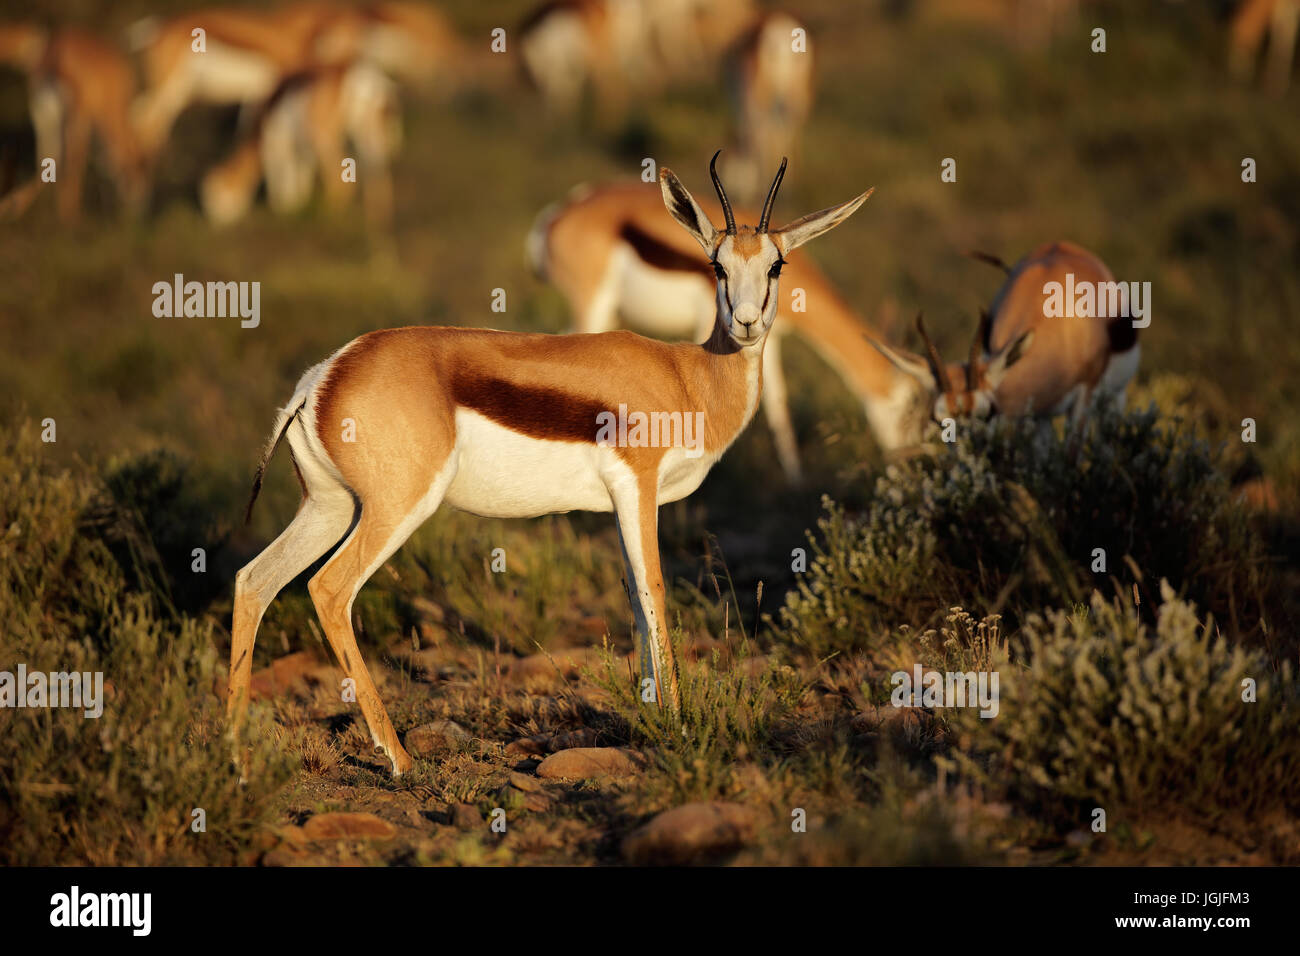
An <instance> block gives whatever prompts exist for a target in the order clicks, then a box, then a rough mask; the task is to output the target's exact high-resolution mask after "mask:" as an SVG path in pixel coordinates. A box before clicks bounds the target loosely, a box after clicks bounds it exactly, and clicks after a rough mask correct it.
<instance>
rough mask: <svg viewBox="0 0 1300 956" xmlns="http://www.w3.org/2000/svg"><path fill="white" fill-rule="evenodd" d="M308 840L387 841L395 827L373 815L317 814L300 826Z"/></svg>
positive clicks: (393, 833)
mask: <svg viewBox="0 0 1300 956" xmlns="http://www.w3.org/2000/svg"><path fill="white" fill-rule="evenodd" d="M302 833H303V836H305V837H306V838H307V839H308V840H388V839H391V838H393V837H395V836H397V827H395V826H393V825H392V824H391V823H389V822H388V821H387V820H381V819H379V817H377V816H375V815H374V814H373V813H318V814H316V816H314V817H312V818H311V819H310V820H308V821H307V822H306V823H304V824H303V825H302Z"/></svg>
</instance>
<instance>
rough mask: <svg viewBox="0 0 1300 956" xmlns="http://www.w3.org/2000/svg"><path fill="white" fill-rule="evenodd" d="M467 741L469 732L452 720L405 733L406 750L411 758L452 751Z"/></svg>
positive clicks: (424, 725) (439, 721)
mask: <svg viewBox="0 0 1300 956" xmlns="http://www.w3.org/2000/svg"><path fill="white" fill-rule="evenodd" d="M466 740H469V732H468V731H467V730H465V728H464V727H462V726H461V725H460V724H458V723H456V722H455V721H454V720H435V721H433V722H432V723H428V724H422V725H421V726H419V727H416V728H415V729H414V730H408V731H407V732H406V749H407V751H408V752H409V753H410V754H411V756H413V757H427V756H428V755H429V754H433V753H439V752H440V751H444V750H454V749H456V747H457V746H459V745H460V744H462V743H464V742H465V741H466Z"/></svg>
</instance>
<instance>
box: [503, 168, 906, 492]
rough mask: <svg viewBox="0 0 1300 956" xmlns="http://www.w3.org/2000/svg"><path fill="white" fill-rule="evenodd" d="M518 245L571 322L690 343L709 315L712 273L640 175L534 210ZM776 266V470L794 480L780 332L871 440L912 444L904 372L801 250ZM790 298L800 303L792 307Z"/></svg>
mask: <svg viewBox="0 0 1300 956" xmlns="http://www.w3.org/2000/svg"><path fill="white" fill-rule="evenodd" d="M704 209H705V211H706V212H707V213H708V214H709V215H710V216H712V217H713V218H714V219H717V218H718V217H719V216H720V215H721V212H720V210H719V208H718V207H717V206H716V205H714V204H709V203H705V204H704ZM739 212H740V214H741V215H742V216H743V217H744V218H747V219H751V220H752V219H753V216H752V214H751V213H749V212H748V211H746V210H744V209H743V208H741V209H739ZM526 252H527V255H528V258H529V260H530V261H531V263H532V266H533V269H534V271H535V272H536V273H537V274H538V275H539V276H540V277H542V278H545V279H547V280H548V281H550V282H551V284H553V285H554V286H555V287H556V288H557V289H558V290H559V291H560V293H561V294H562V295H564V297H565V298H566V299H567V300H568V302H569V306H570V308H571V309H572V311H573V316H574V328H575V329H576V331H578V332H605V331H608V330H610V329H613V328H617V327H618V326H619V324H620V323H622V324H625V325H626V326H627V327H628V328H630V329H634V330H636V331H639V332H644V333H647V334H649V335H653V336H655V337H656V338H667V339H688V340H694V341H698V339H699V338H700V337H701V336H702V335H706V334H707V333H708V329H709V327H710V325H711V324H712V322H713V314H714V295H715V288H714V277H713V271H712V269H711V268H710V267H709V264H708V263H707V262H703V261H701V260H700V258H699V255H698V254H697V253H696V251H695V246H694V243H693V242H692V241H691V239H690V237H689V236H687V235H686V234H685V233H683V232H682V231H681V230H680V229H678V228H677V226H676V225H675V224H674V223H673V221H672V218H671V217H670V216H669V215H668V213H667V211H666V210H665V209H664V205H663V201H662V200H661V198H660V196H659V191H658V190H657V189H655V188H654V186H653V185H652V184H647V183H639V182H631V183H609V184H605V185H601V186H596V187H586V186H579V187H578V188H576V189H575V190H574V191H573V192H572V193H571V194H570V196H569V198H568V199H566V200H564V201H562V202H560V203H557V204H554V205H552V206H549V207H547V208H546V209H544V210H542V212H541V213H540V214H539V215H538V216H537V219H536V221H535V223H534V225H533V228H532V230H531V231H530V233H529V236H528V239H527V242H526ZM782 275H783V276H784V277H785V280H786V281H785V282H784V283H783V284H782V288H783V293H782V296H781V299H780V301H779V302H778V303H777V306H776V308H777V315H778V316H779V317H780V319H781V321H780V322H779V323H777V325H776V327H775V329H774V330H773V332H772V335H771V336H769V337H768V342H767V347H766V349H765V350H764V353H763V414H764V416H765V417H766V418H767V424H768V427H769V428H770V429H771V432H772V437H773V441H774V443H775V445H776V451H777V457H778V460H779V461H780V464H781V468H782V470H783V471H784V472H785V475H786V478H787V479H788V480H789V481H791V482H797V481H798V480H799V478H800V475H801V467H800V460H799V446H798V442H797V441H796V438H795V432H794V426H793V424H792V423H791V420H790V411H789V406H788V403H787V393H786V383H785V374H784V372H783V371H782V367H781V343H782V340H783V338H784V336H785V335H787V334H797V335H799V336H800V337H801V338H803V339H804V340H806V341H807V342H808V343H809V344H810V345H811V346H812V347H813V348H814V349H815V350H816V351H817V354H818V355H819V356H820V357H821V358H822V359H823V360H824V361H825V362H826V363H827V364H828V365H829V366H830V367H831V368H832V369H833V370H834V371H835V373H836V374H837V375H838V376H839V377H840V378H841V379H842V380H843V381H844V383H845V384H846V385H847V386H848V387H849V389H850V390H851V391H852V392H853V393H854V395H855V396H856V397H857V398H858V400H859V401H861V402H862V404H863V408H864V410H865V412H866V415H867V420H868V422H869V423H870V425H871V428H872V431H873V432H874V434H875V436H876V440H877V442H879V444H880V445H881V446H882V447H883V448H885V449H887V450H892V449H894V448H898V447H901V446H903V445H906V444H910V443H912V442H913V441H914V440H915V435H916V434H919V430H920V428H921V427H922V426H923V425H924V423H925V417H926V414H927V412H926V411H919V410H917V409H914V408H912V407H911V404H910V403H911V402H912V401H913V400H914V398H915V391H916V389H915V385H914V383H913V382H912V380H911V379H910V378H908V377H906V376H904V375H900V374H898V372H897V371H896V370H895V368H894V366H893V365H892V364H891V363H890V362H889V361H888V360H886V359H885V358H884V357H883V356H881V354H880V353H879V352H877V351H876V350H875V349H873V348H872V347H871V346H870V345H869V344H868V343H867V341H866V339H865V338H864V337H863V333H864V332H866V333H869V332H871V331H872V330H871V328H870V327H869V326H867V325H866V324H864V323H863V321H862V319H861V318H860V317H859V316H857V315H856V314H855V313H854V312H853V310H852V309H851V308H849V306H848V305H847V304H846V303H845V302H844V300H843V299H842V298H840V296H839V294H838V293H837V292H836V291H835V288H834V287H833V286H832V285H831V283H830V281H829V280H828V279H827V278H826V276H825V275H824V274H823V273H822V272H821V270H820V269H818V268H817V266H816V265H815V264H814V263H813V262H812V260H810V259H808V258H807V257H806V256H805V255H803V254H802V253H798V254H795V255H792V256H790V257H789V259H788V261H787V263H786V265H785V266H784V269H783V272H782ZM800 306H803V307H804V309H805V311H795V309H796V308H798V307H800ZM913 419H915V421H913Z"/></svg>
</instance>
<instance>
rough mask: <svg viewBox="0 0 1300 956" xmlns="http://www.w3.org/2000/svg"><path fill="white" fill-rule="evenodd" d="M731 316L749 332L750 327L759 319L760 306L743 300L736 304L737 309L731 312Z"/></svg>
mask: <svg viewBox="0 0 1300 956" xmlns="http://www.w3.org/2000/svg"><path fill="white" fill-rule="evenodd" d="M731 317H732V318H733V319H735V320H736V321H737V322H739V323H740V324H741V325H742V326H743V327H744V329H745V331H746V332H748V331H749V327H750V326H751V325H753V324H754V323H755V322H757V321H758V319H759V313H758V306H756V305H754V303H752V302H742V303H741V304H740V305H738V306H736V309H735V311H734V312H732V313H731Z"/></svg>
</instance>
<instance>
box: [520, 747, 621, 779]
mask: <svg viewBox="0 0 1300 956" xmlns="http://www.w3.org/2000/svg"><path fill="white" fill-rule="evenodd" d="M643 766H645V758H644V757H642V756H641V755H640V754H639V753H637V752H636V751H635V750H629V749H627V748H626V747H574V748H573V749H571V750H560V751H557V752H556V753H553V754H551V755H550V756H549V757H547V758H546V759H545V760H543V761H542V762H541V764H540V765H539V766H538V768H537V776H539V777H543V778H546V779H549V780H559V779H564V778H568V779H572V780H585V779H587V778H589V777H627V776H630V775H631V774H634V773H636V772H637V771H638V770H640V769H641V768H642V767H643Z"/></svg>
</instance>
